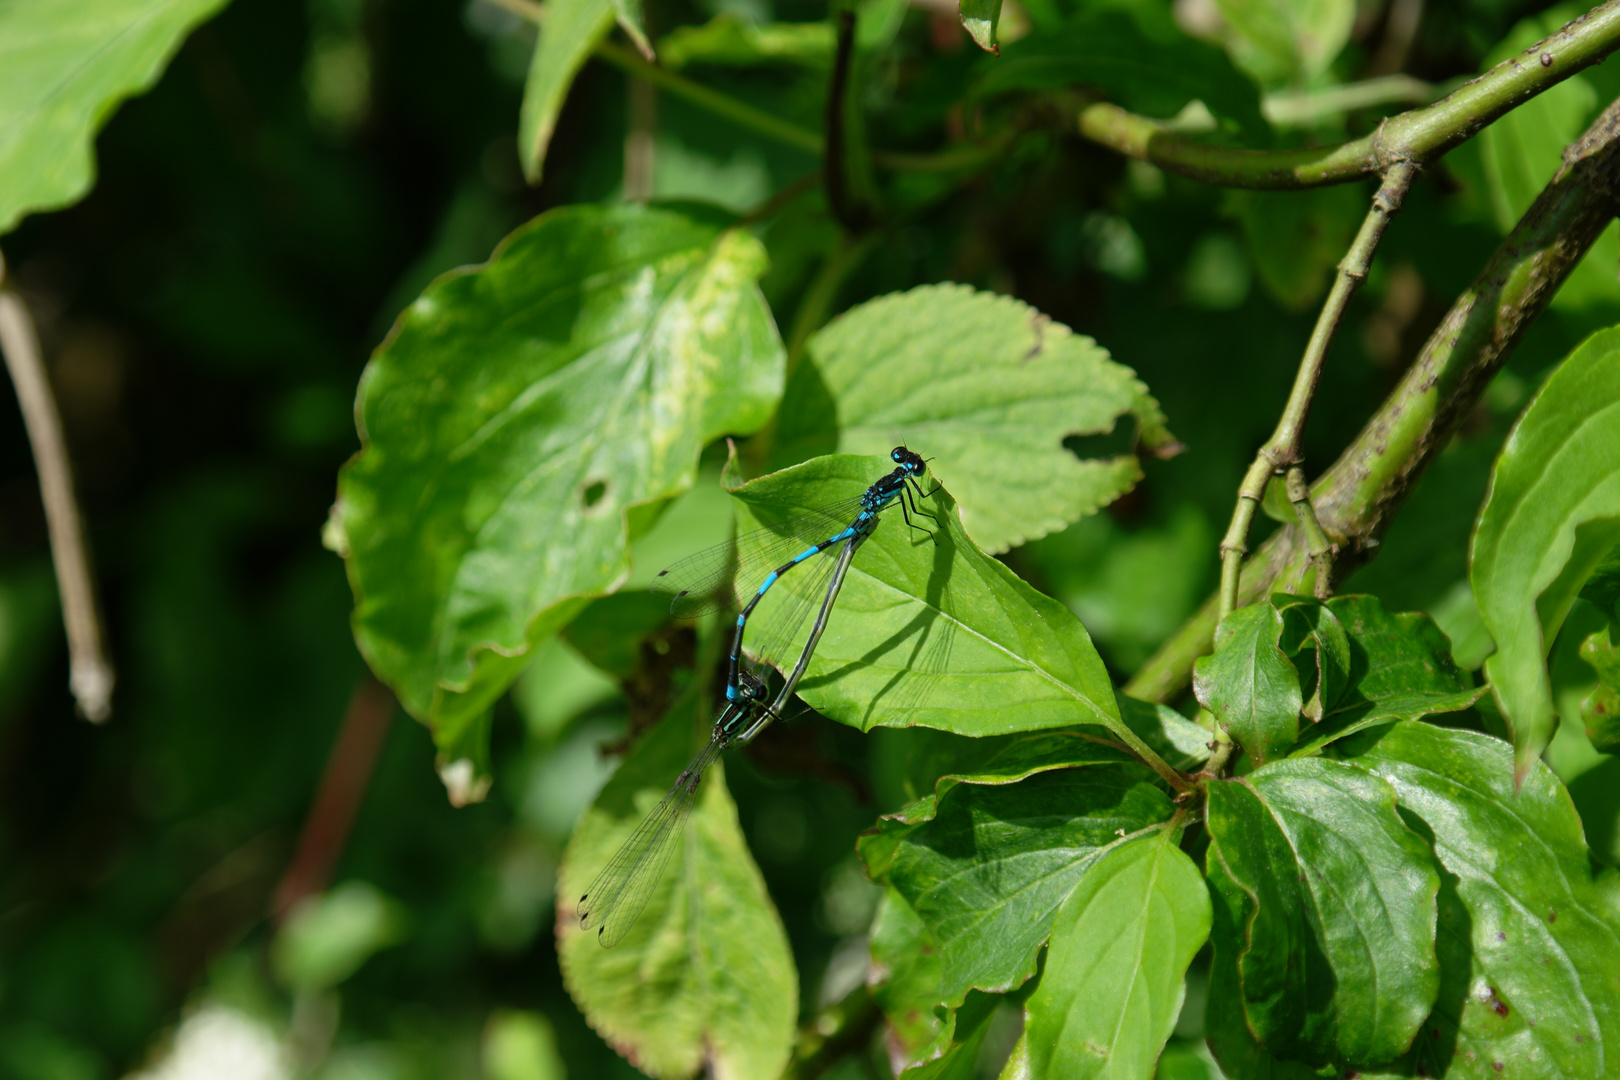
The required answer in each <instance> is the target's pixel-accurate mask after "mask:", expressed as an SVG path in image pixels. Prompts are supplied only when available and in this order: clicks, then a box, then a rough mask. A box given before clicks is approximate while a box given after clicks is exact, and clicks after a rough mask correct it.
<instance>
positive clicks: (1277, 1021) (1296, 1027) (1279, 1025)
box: [1207, 758, 1440, 1065]
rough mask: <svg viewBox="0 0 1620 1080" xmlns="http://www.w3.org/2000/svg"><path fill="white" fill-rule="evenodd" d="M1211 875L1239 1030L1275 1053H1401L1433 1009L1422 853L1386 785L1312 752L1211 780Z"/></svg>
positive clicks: (1430, 904) (1430, 903) (1352, 1060)
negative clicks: (1236, 987)
mask: <svg viewBox="0 0 1620 1080" xmlns="http://www.w3.org/2000/svg"><path fill="white" fill-rule="evenodd" d="M1207 824H1208V827H1209V835H1210V849H1209V878H1210V883H1211V886H1212V888H1214V890H1215V892H1216V894H1217V898H1218V900H1219V901H1220V902H1221V903H1224V904H1225V905H1227V908H1228V912H1229V914H1230V917H1229V918H1227V919H1226V920H1224V921H1223V922H1222V925H1223V926H1224V927H1225V928H1226V932H1233V931H1236V932H1238V933H1239V934H1240V937H1239V938H1238V939H1237V940H1233V939H1231V938H1226V939H1225V940H1220V939H1218V940H1217V946H1216V947H1217V950H1230V951H1236V952H1237V953H1238V955H1239V960H1238V971H1239V981H1240V985H1241V988H1242V1000H1243V1004H1244V1014H1245V1017H1246V1019H1247V1024H1248V1027H1249V1028H1250V1030H1252V1031H1253V1032H1254V1034H1255V1036H1256V1037H1257V1038H1258V1039H1259V1041H1260V1043H1261V1044H1262V1045H1263V1046H1264V1047H1265V1048H1266V1049H1267V1050H1269V1051H1270V1052H1271V1053H1273V1054H1276V1055H1278V1056H1280V1057H1285V1058H1290V1059H1299V1060H1304V1061H1306V1062H1308V1063H1310V1064H1313V1065H1319V1064H1324V1063H1328V1062H1333V1061H1337V1062H1343V1063H1347V1064H1353V1065H1364V1064H1379V1063H1381V1062H1386V1061H1391V1060H1393V1059H1395V1058H1396V1057H1399V1056H1400V1055H1401V1054H1402V1053H1404V1052H1405V1051H1406V1049H1407V1047H1408V1046H1410V1045H1411V1043H1412V1039H1413V1036H1414V1035H1415V1034H1416V1033H1417V1030H1418V1027H1419V1025H1420V1024H1421V1023H1422V1022H1423V1019H1424V1017H1425V1016H1427V1015H1428V1013H1429V1010H1430V1009H1431V1008H1433V1006H1434V1003H1435V995H1436V993H1437V991H1438V988H1439V982H1440V969H1439V963H1438V961H1437V960H1436V959H1435V952H1434V935H1435V917H1436V916H1435V910H1436V908H1435V896H1436V894H1437V892H1438V890H1439V887H1440V876H1439V874H1438V872H1437V871H1436V869H1435V866H1434V859H1433V856H1432V855H1431V853H1430V851H1429V847H1428V845H1427V844H1426V843H1424V841H1423V840H1422V839H1421V838H1420V837H1418V836H1417V835H1416V834H1414V833H1413V832H1412V831H1411V830H1410V829H1408V828H1407V827H1406V825H1405V824H1404V823H1403V822H1402V821H1401V818H1400V815H1399V814H1397V813H1396V810H1395V791H1394V789H1393V788H1391V787H1390V786H1389V785H1388V784H1385V783H1383V782H1381V781H1379V780H1378V779H1377V778H1375V777H1370V776H1368V775H1367V774H1366V773H1365V772H1363V771H1361V770H1360V769H1357V768H1354V767H1352V766H1349V765H1345V764H1342V763H1339V762H1336V761H1324V760H1322V759H1320V758H1308V759H1303V760H1295V761H1281V762H1275V763H1273V764H1271V765H1268V766H1266V767H1264V768H1262V769H1258V770H1256V771H1255V772H1254V773H1252V774H1250V775H1249V776H1248V777H1246V778H1245V779H1243V780H1235V781H1227V782H1223V783H1218V784H1212V785H1210V789H1209V806H1208V814H1207Z"/></svg>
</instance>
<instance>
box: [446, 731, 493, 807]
mask: <svg viewBox="0 0 1620 1080" xmlns="http://www.w3.org/2000/svg"><path fill="white" fill-rule="evenodd" d="M494 722H495V712H494V710H493V709H483V710H481V711H479V712H476V713H461V714H459V715H457V716H454V717H452V718H449V719H447V720H445V721H443V722H441V723H439V724H437V725H435V726H434V728H433V744H434V746H436V747H437V748H438V751H439V752H438V754H436V755H435V756H434V759H433V767H434V769H435V770H437V772H438V774H439V779H440V780H442V781H443V782H444V791H445V794H446V796H448V797H449V799H450V805H451V806H470V805H472V804H473V803H481V802H483V801H484V800H485V799H487V798H488V797H489V789H490V788H491V787H492V786H493V785H494V783H495V773H494V770H493V769H492V768H491V766H490V759H489V732H490V728H491V726H492V725H493V724H494Z"/></svg>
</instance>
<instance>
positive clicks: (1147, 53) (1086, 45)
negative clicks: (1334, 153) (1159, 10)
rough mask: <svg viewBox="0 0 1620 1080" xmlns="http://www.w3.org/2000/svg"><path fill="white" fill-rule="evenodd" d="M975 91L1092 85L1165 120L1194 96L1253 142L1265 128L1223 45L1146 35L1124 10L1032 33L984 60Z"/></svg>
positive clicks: (1251, 89)
mask: <svg viewBox="0 0 1620 1080" xmlns="http://www.w3.org/2000/svg"><path fill="white" fill-rule="evenodd" d="M979 70H980V72H981V73H982V74H981V75H980V77H979V80H978V83H977V84H976V86H975V90H974V92H975V93H976V94H978V95H982V96H989V95H993V94H1001V93H1006V92H1008V91H1012V90H1059V89H1063V88H1065V87H1070V86H1092V87H1097V88H1099V89H1102V90H1104V91H1106V92H1107V93H1108V95H1109V97H1110V98H1111V99H1112V100H1114V101H1116V102H1118V103H1119V104H1120V105H1122V106H1123V107H1125V108H1127V109H1129V110H1130V111H1131V112H1134V113H1141V114H1143V115H1145V116H1156V117H1162V118H1165V119H1170V118H1172V117H1174V116H1175V115H1176V114H1178V113H1179V112H1181V110H1182V109H1184V108H1186V107H1187V105H1188V104H1189V103H1191V102H1193V101H1202V102H1203V103H1204V105H1205V106H1206V107H1208V109H1209V111H1210V112H1211V113H1213V114H1214V115H1215V116H1217V117H1220V118H1222V119H1225V120H1230V121H1232V122H1233V123H1234V124H1235V125H1236V126H1237V127H1239V128H1241V129H1242V130H1243V132H1244V133H1245V134H1247V135H1248V136H1249V137H1250V138H1251V139H1252V140H1253V141H1255V142H1265V141H1267V140H1268V138H1269V135H1270V127H1269V126H1268V125H1267V123H1266V120H1265V117H1264V116H1262V115H1261V113H1260V92H1259V90H1258V89H1256V87H1255V85H1254V83H1253V82H1252V81H1251V80H1250V79H1249V77H1248V76H1246V75H1244V74H1243V73H1242V72H1240V71H1238V70H1237V69H1236V68H1235V67H1233V66H1232V61H1231V60H1230V59H1228V58H1227V56H1226V54H1225V53H1224V52H1222V51H1221V50H1220V49H1218V48H1216V47H1215V46H1213V45H1210V44H1209V43H1207V42H1203V41H1199V40H1197V39H1196V38H1192V37H1188V36H1187V35H1186V34H1183V33H1180V32H1176V33H1174V34H1172V35H1168V36H1166V37H1159V36H1153V37H1150V36H1149V35H1148V34H1147V33H1145V32H1144V31H1143V30H1142V28H1141V27H1140V26H1139V25H1138V24H1137V22H1136V20H1134V19H1132V18H1131V17H1130V16H1129V15H1128V14H1126V13H1125V12H1123V11H1094V12H1087V13H1085V14H1083V15H1081V16H1079V17H1078V18H1076V19H1074V20H1073V21H1071V22H1069V23H1066V24H1065V25H1064V26H1063V27H1062V28H1060V29H1057V30H1052V31H1044V32H1043V31H1037V32H1035V33H1032V34H1030V35H1029V36H1028V37H1025V38H1022V39H1021V40H1019V41H1017V42H1015V43H1013V44H1012V45H1009V46H1008V47H1007V50H1006V52H1005V53H1004V54H1003V55H1002V56H1001V58H1000V59H997V60H990V59H985V60H981V61H980V64H979Z"/></svg>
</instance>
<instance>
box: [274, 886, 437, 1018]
mask: <svg viewBox="0 0 1620 1080" xmlns="http://www.w3.org/2000/svg"><path fill="white" fill-rule="evenodd" d="M405 927H406V915H405V909H404V907H402V906H401V905H400V903H399V902H398V901H397V900H395V899H393V898H392V897H390V896H387V895H386V894H384V893H383V892H382V891H381V890H379V889H377V888H376V887H375V886H373V885H370V884H367V883H366V882H364V881H346V882H344V883H343V884H342V885H339V886H338V887H337V888H335V889H333V890H332V891H331V892H328V893H325V894H322V895H318V896H309V897H305V898H304V899H303V900H301V901H299V902H298V904H296V905H295V906H294V907H293V909H292V910H291V911H290V912H288V914H287V921H286V922H285V923H284V924H283V925H282V927H281V930H280V931H279V932H278V933H277V934H276V938H275V941H274V943H273V944H272V946H271V950H270V954H271V961H272V964H273V966H274V967H275V971H276V976H277V978H278V979H280V980H281V984H282V985H283V986H285V987H287V988H288V989H290V990H294V991H299V992H304V993H308V992H312V991H317V990H327V989H330V988H331V987H334V986H336V985H337V984H338V983H340V982H342V981H343V980H345V979H347V978H348V977H349V976H350V975H353V974H354V973H355V972H356V971H358V970H360V966H361V965H362V964H364V963H365V962H366V961H367V960H369V959H370V958H371V956H372V955H373V954H374V953H376V952H377V951H379V950H381V949H386V948H387V947H388V946H390V945H396V944H398V943H399V942H400V941H402V940H403V939H404V937H405Z"/></svg>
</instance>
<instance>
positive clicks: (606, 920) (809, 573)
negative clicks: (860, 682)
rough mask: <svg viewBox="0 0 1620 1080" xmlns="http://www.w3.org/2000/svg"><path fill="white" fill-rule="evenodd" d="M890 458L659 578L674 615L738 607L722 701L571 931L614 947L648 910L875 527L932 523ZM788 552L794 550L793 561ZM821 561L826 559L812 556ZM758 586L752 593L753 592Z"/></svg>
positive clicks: (789, 690)
mask: <svg viewBox="0 0 1620 1080" xmlns="http://www.w3.org/2000/svg"><path fill="white" fill-rule="evenodd" d="M889 457H890V459H891V460H892V461H894V463H895V468H894V470H893V471H892V472H890V473H888V474H887V475H885V476H883V477H881V478H880V479H879V480H878V481H877V482H876V483H874V484H872V485H871V486H870V487H869V488H867V489H866V490H865V491H864V492H862V493H861V495H860V496H859V497H857V498H854V499H849V500H845V501H843V502H839V503H833V504H831V505H827V506H822V507H819V508H817V509H815V510H813V511H810V512H808V513H805V514H801V515H799V516H798V517H795V518H791V519H789V520H788V521H785V522H783V523H781V524H780V525H777V526H775V527H774V528H770V529H760V530H756V531H755V532H751V533H746V534H744V535H742V536H739V537H737V538H736V539H735V540H732V541H729V542H727V543H724V544H721V545H719V546H717V547H714V548H711V549H709V550H707V551H700V552H698V553H697V554H695V555H691V556H689V557H687V558H685V559H682V560H681V561H680V562H678V563H676V564H675V565H673V566H671V567H670V568H669V569H667V570H665V571H663V572H662V573H660V574H659V575H658V577H657V578H656V579H655V581H654V584H653V590H654V591H655V592H659V593H663V594H665V595H668V596H670V597H671V602H670V611H671V613H672V614H673V615H675V616H676V617H677V618H683V619H696V618H699V617H701V616H703V615H707V614H710V613H712V612H715V611H719V610H730V609H732V608H737V609H738V614H737V624H736V629H735V630H734V631H733V634H732V641H731V653H730V656H729V658H728V662H727V678H726V690H725V699H726V700H725V706H724V707H723V709H722V710H721V712H720V716H719V717H718V718H717V719H716V720H715V724H714V730H713V733H712V734H711V736H710V738H709V742H708V744H707V745H706V746H704V748H703V749H702V750H701V751H699V752H698V755H697V757H695V758H693V759H692V763H691V764H690V765H688V766H687V767H686V769H685V771H684V772H682V773H681V775H680V777H679V778H678V779H677V780H676V781H675V785H674V787H672V788H671V789H670V791H669V793H668V794H667V795H665V796H664V797H663V799H662V800H660V801H659V803H658V805H657V806H655V807H654V808H653V810H652V812H651V813H649V814H648V815H647V817H646V818H645V820H643V821H642V823H641V824H640V825H639V826H637V827H636V830H635V832H633V833H631V834H630V838H629V839H628V840H626V841H625V842H624V844H623V846H622V847H620V848H619V850H618V852H617V853H616V854H615V855H614V856H613V858H612V859H610V860H609V861H608V864H607V865H606V866H605V867H604V868H603V869H602V871H601V872H600V873H598V874H597V876H596V879H595V880H594V881H592V882H591V884H590V887H589V888H587V889H586V890H585V892H584V894H583V895H581V896H580V898H579V904H578V909H577V910H578V914H579V925H580V927H581V929H584V930H595V931H596V932H597V940H598V941H599V942H601V944H602V945H604V946H607V947H611V946H613V945H617V944H618V943H619V941H620V940H622V939H623V937H624V935H625V934H626V933H627V932H628V931H629V930H630V927H631V926H632V925H634V923H635V921H636V918H637V917H638V916H639V915H640V914H641V911H642V909H643V908H644V907H646V905H647V900H648V898H649V897H650V896H651V895H652V893H653V890H654V888H655V886H656V885H657V884H658V880H659V878H660V877H662V875H663V872H664V867H665V865H666V864H667V863H668V861H669V858H670V854H671V853H672V852H673V851H674V848H675V841H676V839H677V838H678V837H679V836H680V834H681V831H682V828H683V826H684V825H685V823H686V818H687V815H688V814H689V813H690V812H691V809H692V806H693V804H694V802H695V801H696V799H697V792H698V785H699V783H700V782H701V781H702V778H703V774H704V772H705V771H706V770H707V769H708V767H709V766H710V765H712V764H713V763H714V761H715V759H717V758H718V757H719V756H720V754H721V752H722V751H724V750H726V749H728V748H730V747H733V746H746V745H747V744H748V743H749V742H750V741H752V740H753V738H754V737H755V736H756V735H758V734H759V733H760V731H762V730H764V728H765V727H766V725H768V724H770V723H771V721H773V720H775V719H778V718H779V717H780V716H781V714H782V710H783V709H784V707H785V706H786V705H787V704H788V702H789V701H790V700H791V699H792V697H793V694H794V691H795V690H796V689H797V688H798V684H799V680H800V679H801V678H802V677H803V676H804V672H805V669H806V668H807V667H808V666H809V663H810V658H811V656H812V655H813V654H814V652H815V650H816V645H817V644H818V643H819V642H820V640H821V635H822V632H823V631H824V630H825V629H826V627H827V621H828V619H829V617H830V616H831V614H832V609H833V606H834V604H835V603H836V602H837V599H838V594H839V591H840V590H841V589H842V588H843V584H844V578H845V576H846V575H847V574H848V572H849V567H850V564H851V562H853V560H854V558H855V552H856V550H857V549H859V547H860V546H861V544H862V542H864V541H865V540H866V538H867V537H869V536H871V535H872V531H873V530H874V529H876V528H877V525H878V521H879V517H880V515H881V514H882V513H883V512H884V511H885V510H887V509H889V508H890V507H891V506H894V505H896V504H898V505H899V507H900V510H901V513H902V514H903V515H904V517H905V520H906V524H907V526H908V527H909V528H913V529H915V528H918V526H917V524H916V522H915V521H914V520H913V516H914V515H915V516H918V517H925V518H929V519H930V520H935V518H934V515H933V514H929V513H927V512H925V511H923V510H922V509H921V508H920V507H919V506H918V504H917V500H918V499H919V498H927V497H928V495H930V494H932V492H925V491H923V490H922V486H921V483H920V477H922V475H923V474H924V473H925V472H926V469H927V466H926V461H925V459H924V458H922V457H921V456H920V455H918V454H916V453H915V452H913V451H911V450H908V449H907V448H906V447H904V446H897V447H895V448H894V450H892V451H891V452H890V454H889ZM806 545H808V546H806ZM793 552H796V554H791V555H790V553H793ZM828 553H832V554H828ZM820 555H827V557H825V558H821V559H817V556H820ZM806 564H811V565H812V566H813V569H811V570H806V571H800V572H799V578H798V579H796V580H800V582H801V584H802V585H803V587H802V588H801V589H799V591H798V592H797V593H796V594H795V595H793V596H792V597H791V598H790V599H788V600H787V601H785V602H784V603H782V604H780V605H779V606H778V607H777V608H776V609H775V610H773V611H771V612H770V613H769V615H768V616H766V617H761V618H760V619H758V620H755V619H754V615H755V612H756V610H757V609H758V607H759V605H760V602H761V601H762V600H764V598H765V597H766V595H767V594H768V593H770V592H771V591H772V587H773V586H775V585H776V584H777V583H778V582H779V581H780V580H781V579H782V577H783V575H785V574H788V573H791V572H794V571H796V570H798V569H799V568H800V567H801V566H804V565H806ZM756 580H757V581H758V585H757V586H754V587H753V591H752V593H749V592H748V591H747V590H748V589H749V587H750V586H751V585H752V583H753V582H754V581H756ZM744 597H746V600H745V599H744ZM818 597H819V598H820V603H819V605H818V604H817V603H816V599H817V598H818ZM812 609H814V610H815V611H816V615H815V621H814V622H813V623H812V624H811V627H810V632H809V636H808V637H807V639H806V641H805V644H804V646H803V647H802V648H801V649H800V651H799V656H798V659H797V661H796V662H795V663H794V665H793V667H792V669H791V670H787V669H785V668H784V667H783V665H784V664H785V662H786V660H787V656H788V654H789V650H790V649H791V647H792V644H793V642H794V641H795V640H796V639H797V636H798V633H799V631H800V629H801V628H802V627H803V625H804V620H805V619H806V618H807V617H808V616H809V614H810V612H811V610H812ZM745 637H746V641H745ZM775 672H781V673H782V675H783V681H782V683H781V685H780V688H779V689H777V691H776V696H775V698H774V699H773V700H770V701H767V700H766V699H767V698H769V697H770V689H769V687H770V685H771V683H772V681H773V674H774V673H775Z"/></svg>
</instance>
